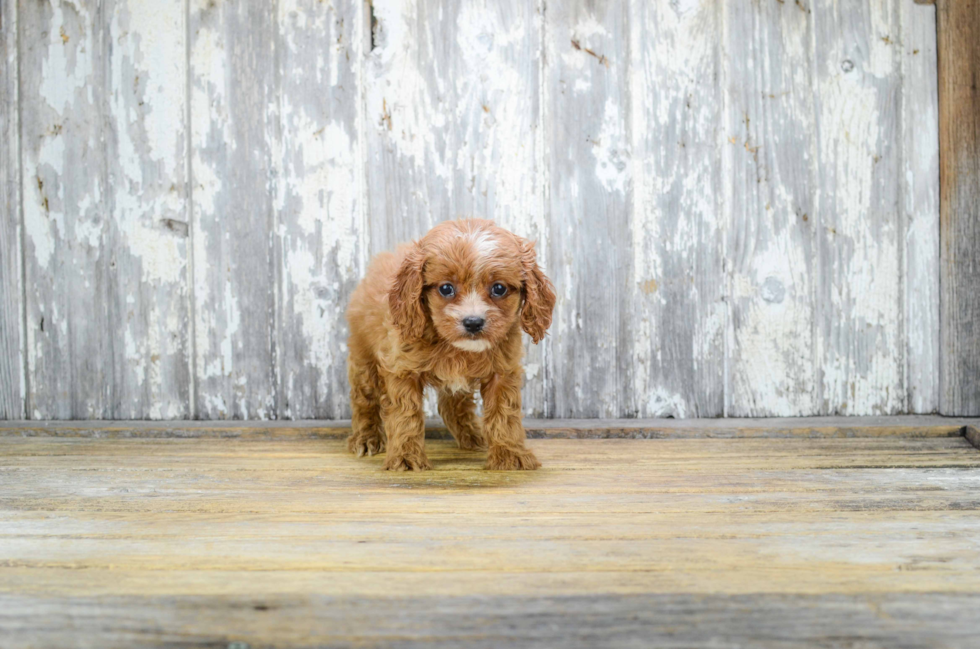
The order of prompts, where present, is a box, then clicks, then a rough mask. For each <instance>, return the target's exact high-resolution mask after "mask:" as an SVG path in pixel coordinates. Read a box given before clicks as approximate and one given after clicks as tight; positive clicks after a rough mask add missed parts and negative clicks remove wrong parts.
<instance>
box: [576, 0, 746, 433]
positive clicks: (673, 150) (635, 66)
mask: <svg viewBox="0 0 980 649" xmlns="http://www.w3.org/2000/svg"><path fill="white" fill-rule="evenodd" d="M722 6H723V5H722V3H720V2H713V1H710V0H705V1H703V2H695V3H687V4H684V5H678V4H676V3H675V4H670V3H667V4H665V3H651V2H633V3H631V4H630V21H629V24H630V65H631V74H630V98H631V108H630V111H631V115H630V117H631V125H630V130H631V138H632V157H633V161H632V174H633V176H632V183H633V200H632V205H631V212H630V217H629V221H630V223H629V236H624V235H622V234H619V233H618V232H617V233H614V235H613V237H612V241H609V242H604V243H605V244H606V245H607V246H610V247H611V248H612V249H613V250H616V249H620V248H621V247H623V246H624V245H625V242H627V241H629V242H631V245H632V251H631V255H632V259H631V276H630V286H629V290H630V293H631V295H632V296H633V297H632V300H631V302H632V308H633V313H632V314H631V316H630V317H631V320H630V321H629V322H628V323H627V325H626V326H625V328H624V329H623V331H622V332H621V336H622V337H623V338H627V337H628V338H632V339H634V342H633V349H632V352H631V353H632V357H631V358H630V361H629V362H630V363H631V365H632V366H633V376H632V378H633V387H632V400H633V401H634V403H635V405H634V410H633V412H635V413H637V414H638V415H639V416H643V417H651V416H652V417H662V416H673V417H717V416H721V415H722V414H724V394H725V371H724V366H725V358H724V354H725V327H726V320H727V313H726V311H727V307H726V305H725V303H724V302H723V296H724V295H725V292H726V289H725V281H724V272H725V269H724V263H723V259H724V238H723V217H722V199H723V194H724V191H723V185H724V183H725V182H727V179H725V178H724V177H723V175H722V167H721V155H720V154H721V151H720V150H719V149H720V146H721V143H722V141H723V137H724V133H723V127H722V120H723V118H724V112H723V108H722V94H721V86H720V83H721V82H720V74H721V72H722V70H721V61H720V57H721V56H722V52H721V51H720V50H719V44H720V41H721V35H722V25H721V24H719V18H720V16H719V11H720V10H721V8H722ZM726 144H727V142H726ZM626 162H628V160H627V161H626ZM607 263H608V262H607ZM592 276H593V277H595V275H594V274H593V275H592ZM586 281H590V280H586ZM609 281H611V280H609ZM609 281H603V282H601V283H598V284H596V286H599V287H601V289H602V290H613V289H612V288H611V287H610V284H609ZM600 305H602V306H600ZM616 306H618V305H616ZM580 308H581V309H584V310H587V311H589V312H593V313H596V314H597V317H601V318H604V319H608V318H610V317H611V316H610V315H609V312H610V311H611V310H612V309H613V308H615V306H613V305H608V304H606V303H605V302H603V301H601V300H600V301H599V302H598V304H595V303H593V304H588V303H583V304H581V305H580ZM579 345H580V346H582V347H584V348H586V349H590V348H594V347H595V344H594V343H590V342H588V341H585V340H582V341H580V342H579ZM575 362H577V363H580V362H581V361H577V360H576V361H575ZM622 389H624V390H627V389H629V388H628V386H625V385H624V386H623V388H622ZM628 412H629V411H628V410H627V409H625V408H621V409H620V411H619V415H620V416H621V415H623V414H627V413H628ZM559 415H560V416H574V414H573V413H572V412H566V411H565V410H559Z"/></svg>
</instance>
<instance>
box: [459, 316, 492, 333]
mask: <svg viewBox="0 0 980 649" xmlns="http://www.w3.org/2000/svg"><path fill="white" fill-rule="evenodd" d="M485 322H486V321H485V320H484V319H483V318H481V317H479V316H472V315H471V316H468V317H466V318H463V327H464V328H465V329H466V331H468V332H469V333H471V334H478V333H480V332H481V331H483V325H484V323H485Z"/></svg>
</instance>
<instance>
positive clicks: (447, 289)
mask: <svg viewBox="0 0 980 649" xmlns="http://www.w3.org/2000/svg"><path fill="white" fill-rule="evenodd" d="M439 295H441V296H442V297H452V296H454V295H456V289H455V288H454V287H453V285H452V284H449V283H448V282H447V283H446V284H443V285H442V286H440V287H439Z"/></svg>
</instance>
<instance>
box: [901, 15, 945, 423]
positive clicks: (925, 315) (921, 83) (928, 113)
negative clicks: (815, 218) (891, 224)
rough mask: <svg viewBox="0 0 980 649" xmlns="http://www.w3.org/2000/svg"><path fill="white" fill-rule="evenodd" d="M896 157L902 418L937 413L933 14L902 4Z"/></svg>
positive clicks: (936, 158)
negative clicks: (899, 159)
mask: <svg viewBox="0 0 980 649" xmlns="http://www.w3.org/2000/svg"><path fill="white" fill-rule="evenodd" d="M901 21H902V42H901V49H902V76H903V78H904V84H905V88H904V90H903V93H902V131H903V141H902V147H903V151H902V156H903V165H904V169H905V178H906V181H905V185H904V186H903V187H902V192H903V197H904V208H903V209H904V213H905V217H904V218H905V232H906V233H905V250H904V258H903V269H902V273H903V275H904V276H905V295H904V300H905V313H904V317H905V337H906V339H907V351H906V355H905V358H906V366H907V368H906V374H905V376H906V378H905V381H906V386H905V387H906V391H907V396H906V399H907V408H906V411H907V412H916V413H926V412H937V411H938V408H939V382H940V379H939V273H938V272H937V270H938V268H939V222H938V220H937V219H936V214H938V213H939V103H938V91H937V87H936V10H935V7H932V6H924V5H920V4H917V3H915V2H912V1H910V0H903V1H902V4H901Z"/></svg>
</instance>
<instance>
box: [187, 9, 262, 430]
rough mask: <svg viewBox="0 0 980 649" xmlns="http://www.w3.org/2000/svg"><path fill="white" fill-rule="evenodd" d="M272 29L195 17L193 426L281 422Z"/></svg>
mask: <svg viewBox="0 0 980 649" xmlns="http://www.w3.org/2000/svg"><path fill="white" fill-rule="evenodd" d="M277 37H278V29H277V21H276V20H272V19H270V16H269V12H268V11H267V9H266V8H264V7H262V6H260V5H254V4H231V3H215V2H211V1H210V0H194V2H192V3H191V5H190V38H191V43H190V69H189V71H188V72H189V75H190V88H191V96H190V97H189V101H190V102H191V109H190V113H191V124H190V128H191V147H192V152H191V156H192V157H191V179H192V186H193V188H192V192H191V200H192V204H193V219H192V223H191V232H192V234H191V239H192V241H191V245H192V268H193V281H194V288H193V290H194V323H193V326H194V343H193V347H194V352H195V354H194V371H195V375H196V381H195V390H194V403H195V408H194V413H193V414H194V416H195V417H200V418H204V419H223V418H236V419H241V418H254V417H258V418H261V419H264V418H274V417H276V416H277V415H278V413H279V411H278V401H277V400H278V397H279V394H278V391H277V384H278V376H277V374H278V371H277V368H278V363H277V336H278V328H277V327H278V317H277V315H278V310H277V274H278V272H279V264H278V262H277V259H276V257H277V253H276V250H277V248H276V246H277V244H276V240H275V228H274V224H275V218H276V217H275V204H274V203H275V197H276V184H275V182H276V179H275V178H274V161H273V155H274V154H275V153H276V151H278V146H279V145H278V144H277V139H276V138H277V134H276V132H277V124H278V116H279V110H278V100H279V95H278V94H277V93H278V79H277V72H278V69H277V67H276V42H277Z"/></svg>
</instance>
